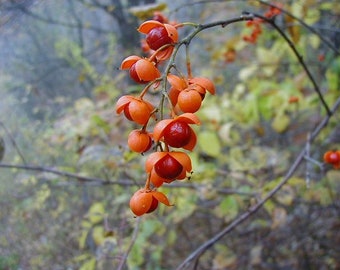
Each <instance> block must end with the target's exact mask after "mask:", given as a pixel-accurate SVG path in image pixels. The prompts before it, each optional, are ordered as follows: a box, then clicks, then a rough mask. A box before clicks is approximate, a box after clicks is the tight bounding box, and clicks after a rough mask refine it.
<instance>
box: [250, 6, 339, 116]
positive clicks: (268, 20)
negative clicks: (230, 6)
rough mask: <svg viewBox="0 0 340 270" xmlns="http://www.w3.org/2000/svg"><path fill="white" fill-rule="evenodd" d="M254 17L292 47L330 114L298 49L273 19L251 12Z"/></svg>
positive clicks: (329, 113) (328, 111) (329, 112)
mask: <svg viewBox="0 0 340 270" xmlns="http://www.w3.org/2000/svg"><path fill="white" fill-rule="evenodd" d="M245 14H248V13H247V12H245ZM253 15H254V17H256V18H260V19H262V20H264V21H266V22H267V23H269V24H270V25H271V26H273V27H274V28H275V30H276V31H277V32H278V33H279V34H280V35H281V36H282V37H283V39H284V40H285V41H286V42H287V43H288V45H289V47H290V48H291V49H292V51H293V52H294V54H295V56H296V57H297V59H298V61H299V63H300V64H301V66H302V67H303V69H304V70H305V72H306V74H307V76H308V78H309V80H310V81H311V83H312V84H313V86H314V90H315V92H316V93H317V95H318V97H319V99H320V101H321V103H322V105H323V106H324V108H325V110H326V112H327V114H328V116H330V115H331V114H332V112H331V110H330V109H329V106H328V104H327V103H326V101H325V99H324V97H323V95H322V93H321V91H320V88H319V86H318V84H317V83H316V81H315V79H314V77H313V75H312V73H311V72H310V71H309V68H308V67H307V65H306V63H305V61H304V60H303V58H302V56H301V55H300V53H299V52H298V50H297V49H296V47H295V46H294V43H293V42H292V41H291V40H290V39H289V38H288V36H287V35H286V34H285V33H284V32H283V31H282V30H281V28H280V27H278V26H277V24H276V23H275V21H274V20H273V19H268V18H266V17H264V16H262V15H259V14H253Z"/></svg>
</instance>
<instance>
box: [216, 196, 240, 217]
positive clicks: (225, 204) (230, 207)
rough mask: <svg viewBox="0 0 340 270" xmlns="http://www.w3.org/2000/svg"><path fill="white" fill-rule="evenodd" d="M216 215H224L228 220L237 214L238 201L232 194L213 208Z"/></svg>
mask: <svg viewBox="0 0 340 270" xmlns="http://www.w3.org/2000/svg"><path fill="white" fill-rule="evenodd" d="M215 213H216V215H217V216H218V217H226V218H227V219H228V220H230V219H233V218H234V217H236V216H237V214H238V202H237V200H236V197H235V196H234V195H229V196H227V197H225V198H224V199H223V200H222V201H221V203H220V204H219V206H218V207H217V208H216V209H215Z"/></svg>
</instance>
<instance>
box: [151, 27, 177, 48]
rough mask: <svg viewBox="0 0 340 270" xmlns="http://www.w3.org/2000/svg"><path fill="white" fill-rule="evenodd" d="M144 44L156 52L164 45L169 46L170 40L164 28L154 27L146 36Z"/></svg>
mask: <svg viewBox="0 0 340 270" xmlns="http://www.w3.org/2000/svg"><path fill="white" fill-rule="evenodd" d="M146 42H147V43H148V44H149V46H150V48H151V49H153V50H157V49H159V48H160V47H162V46H163V45H165V44H171V43H172V39H171V38H170V37H169V34H168V32H167V31H166V29H165V27H155V28H153V29H151V30H150V32H149V33H148V34H147V36H146Z"/></svg>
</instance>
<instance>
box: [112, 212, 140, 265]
mask: <svg viewBox="0 0 340 270" xmlns="http://www.w3.org/2000/svg"><path fill="white" fill-rule="evenodd" d="M140 222H141V217H138V218H137V222H136V224H135V228H134V230H133V233H132V237H131V241H130V245H129V247H128V249H127V250H126V252H125V253H124V255H123V258H122V259H121V261H120V264H119V266H118V268H117V270H122V269H124V267H125V264H126V260H127V258H128V256H129V254H130V252H131V250H132V248H133V246H134V244H135V243H136V240H137V236H138V232H139V226H140Z"/></svg>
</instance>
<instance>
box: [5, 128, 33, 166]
mask: <svg viewBox="0 0 340 270" xmlns="http://www.w3.org/2000/svg"><path fill="white" fill-rule="evenodd" d="M0 126H1V127H2V128H3V130H4V131H5V132H6V134H7V136H8V138H9V139H10V140H11V142H12V144H13V146H14V148H15V150H17V152H18V155H19V156H20V158H21V160H22V162H23V163H24V164H27V162H26V160H25V158H24V155H23V154H22V152H21V150H20V148H19V146H18V144H17V143H16V141H15V139H14V136H13V135H12V133H11V132H10V131H9V130H8V129H7V127H6V126H5V124H4V123H3V122H1V121H0Z"/></svg>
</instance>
